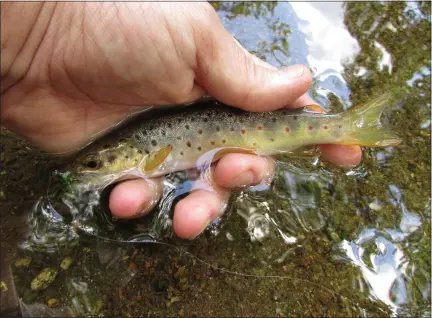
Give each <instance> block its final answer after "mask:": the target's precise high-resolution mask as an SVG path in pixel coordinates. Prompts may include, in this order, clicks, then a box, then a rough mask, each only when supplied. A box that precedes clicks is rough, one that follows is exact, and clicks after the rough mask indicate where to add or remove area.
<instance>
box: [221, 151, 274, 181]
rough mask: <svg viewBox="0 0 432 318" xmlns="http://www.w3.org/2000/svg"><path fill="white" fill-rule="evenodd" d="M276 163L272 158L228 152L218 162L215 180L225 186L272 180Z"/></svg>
mask: <svg viewBox="0 0 432 318" xmlns="http://www.w3.org/2000/svg"><path fill="white" fill-rule="evenodd" d="M275 167H276V164H275V161H274V160H273V159H272V158H269V157H259V156H255V155H246V154H228V155H226V156H224V157H222V158H221V159H220V160H219V162H218V163H217V164H216V168H215V173H214V180H215V182H216V183H217V184H218V185H220V186H223V187H227V188H238V187H244V186H250V185H256V184H258V183H260V182H262V181H266V182H270V181H271V179H272V177H273V173H274V170H275Z"/></svg>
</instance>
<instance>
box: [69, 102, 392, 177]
mask: <svg viewBox="0 0 432 318" xmlns="http://www.w3.org/2000/svg"><path fill="white" fill-rule="evenodd" d="M387 102H388V96H387V95H383V96H381V97H379V98H377V99H375V100H372V101H371V102H369V103H367V104H365V105H363V106H361V107H356V108H353V109H350V110H348V111H347V112H344V113H341V114H336V115H325V114H322V113H317V112H310V111H306V110H305V109H300V110H295V111H290V110H277V111H272V112H264V113H252V112H246V111H241V110H238V109H235V108H231V107H227V106H223V105H219V104H216V105H215V104H213V105H210V106H205V105H197V106H191V107H186V108H183V109H181V110H178V111H174V112H172V111H171V112H166V113H164V114H162V115H161V116H159V117H157V118H156V119H153V118H150V117H148V118H147V119H141V120H139V121H135V122H134V123H131V124H129V125H128V126H125V127H123V128H121V129H120V130H118V131H115V132H113V133H111V134H110V135H108V136H107V137H105V138H103V139H101V140H100V141H98V142H95V143H94V144H92V145H90V146H89V147H87V148H86V149H84V150H83V151H82V153H81V154H80V156H78V158H77V162H76V164H75V167H74V168H73V170H74V172H75V173H76V175H81V176H82V175H85V174H88V175H91V176H93V177H95V176H106V175H116V174H123V175H125V174H128V173H129V174H132V175H140V176H144V177H157V176H161V175H165V174H168V173H171V172H174V171H180V170H184V169H188V168H194V167H196V166H197V162H199V160H200V158H203V157H206V156H207V157H208V158H209V161H210V162H211V161H215V160H217V159H218V158H220V156H221V155H223V154H224V153H227V152H246V153H255V154H258V155H273V154H278V153H286V152H290V151H293V150H295V149H297V148H299V147H303V146H308V145H315V144H344V145H346V144H358V145H366V146H376V147H383V146H389V145H395V144H398V143H399V142H400V140H399V139H398V138H397V137H396V136H395V135H393V134H392V133H391V132H389V131H387V130H384V129H383V128H382V127H381V125H380V122H379V117H380V115H381V113H382V110H383V108H384V106H386V104H387ZM93 180H95V179H94V178H93Z"/></svg>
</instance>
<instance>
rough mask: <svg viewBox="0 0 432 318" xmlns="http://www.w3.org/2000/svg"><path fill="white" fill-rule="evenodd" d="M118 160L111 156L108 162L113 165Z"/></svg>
mask: <svg viewBox="0 0 432 318" xmlns="http://www.w3.org/2000/svg"><path fill="white" fill-rule="evenodd" d="M116 159H117V157H116V156H115V155H111V156H109V157H108V162H109V163H113V162H114V161H115V160H116Z"/></svg>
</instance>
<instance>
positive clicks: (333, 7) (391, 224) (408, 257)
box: [14, 2, 431, 317]
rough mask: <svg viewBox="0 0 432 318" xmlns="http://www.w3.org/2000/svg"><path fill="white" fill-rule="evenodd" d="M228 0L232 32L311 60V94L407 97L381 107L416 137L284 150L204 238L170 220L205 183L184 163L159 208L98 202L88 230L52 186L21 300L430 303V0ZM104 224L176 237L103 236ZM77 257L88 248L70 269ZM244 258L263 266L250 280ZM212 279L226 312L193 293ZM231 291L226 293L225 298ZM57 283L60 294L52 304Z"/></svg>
mask: <svg viewBox="0 0 432 318" xmlns="http://www.w3.org/2000/svg"><path fill="white" fill-rule="evenodd" d="M214 5H215V7H217V8H218V10H219V16H220V17H221V19H222V21H223V23H224V25H225V26H226V27H227V28H228V29H229V30H230V32H232V34H233V35H234V36H235V37H236V38H237V39H239V41H240V42H241V43H242V44H243V45H245V47H246V48H247V49H248V50H250V51H253V52H254V53H255V54H257V55H258V56H260V57H263V58H265V59H266V60H267V62H269V63H271V64H273V65H276V66H283V65H290V64H294V63H306V64H308V65H309V67H310V68H311V70H312V72H313V74H314V84H313V87H312V89H311V92H310V93H311V95H312V96H314V97H315V98H316V100H317V101H318V102H319V103H320V104H322V105H323V106H324V107H325V108H327V110H329V111H331V112H338V111H342V110H344V109H347V108H349V107H351V106H353V105H356V104H359V103H362V102H364V101H366V100H367V99H368V98H369V97H370V96H372V95H373V94H378V93H380V92H382V91H391V92H392V93H394V94H395V95H397V96H401V97H400V98H399V103H398V104H397V105H393V107H391V108H390V109H389V110H388V112H387V113H386V114H385V116H384V119H383V121H384V122H385V124H386V125H390V126H391V127H393V128H394V129H395V130H396V131H398V132H399V134H400V135H401V136H402V137H403V139H404V143H403V145H401V146H400V147H396V148H392V147H388V148H384V149H366V150H365V151H364V160H363V163H362V165H361V166H360V167H357V168H354V169H351V170H348V171H341V170H339V169H337V168H334V167H331V166H329V165H327V164H325V163H323V162H322V161H321V160H320V159H318V158H316V157H308V158H305V157H301V158H299V157H284V156H280V157H278V165H277V171H276V176H275V179H274V181H273V182H272V184H271V185H270V186H269V185H266V184H262V185H259V186H256V187H252V188H249V189H244V190H242V191H239V192H238V193H236V194H235V196H233V198H232V201H231V202H230V205H229V209H228V211H227V213H226V214H225V215H224V216H222V217H221V218H220V219H218V220H216V221H215V222H214V224H212V225H211V226H210V227H209V229H208V230H207V231H206V232H205V233H204V234H202V235H201V236H199V237H198V238H197V239H196V240H194V241H182V240H179V239H177V238H176V237H175V235H174V234H173V231H172V206H173V205H174V204H175V202H177V200H178V199H179V198H181V197H182V196H183V195H184V194H186V193H187V192H188V191H190V189H192V187H193V182H192V181H191V180H189V179H188V176H187V174H186V173H178V174H173V175H170V176H169V177H168V178H167V180H166V181H165V183H164V187H165V192H164V193H165V195H164V198H163V199H162V200H161V201H160V202H159V205H158V207H157V209H156V210H155V213H153V215H152V216H150V217H148V218H143V219H141V220H136V221H118V220H112V219H111V218H110V217H109V215H108V214H107V213H106V211H105V210H104V207H98V210H97V211H98V212H99V213H98V214H97V215H99V217H100V219H99V220H98V222H100V223H94V222H88V223H85V222H83V223H82V224H79V225H80V227H81V230H77V227H76V225H77V224H75V225H72V223H71V219H70V217H68V216H67V213H64V211H63V210H62V209H60V208H57V207H55V208H53V206H52V205H51V204H50V203H49V202H47V201H41V202H39V203H38V205H37V206H36V207H35V209H34V210H33V214H32V215H31V218H30V222H29V225H30V232H29V233H30V234H29V236H28V238H27V239H26V241H25V242H24V243H23V244H22V245H21V249H20V250H19V252H18V255H19V257H24V256H31V257H32V263H31V264H30V269H27V268H26V269H22V268H18V267H16V266H15V268H14V271H15V279H16V285H17V286H18V287H17V289H18V292H19V294H20V296H21V297H22V306H23V312H27V316H35V315H36V314H37V313H40V312H41V310H42V312H44V313H45V314H52V315H56V314H58V313H59V310H61V311H62V313H63V315H66V314H68V315H84V314H99V313H105V314H106V315H113V314H121V315H127V314H129V315H136V316H138V315H141V316H142V315H147V314H148V313H149V312H150V313H156V314H159V315H167V312H169V313H170V314H173V315H180V314H179V313H180V311H179V309H178V308H179V307H176V306H177V304H178V303H181V304H182V305H181V306H182V307H181V308H184V310H185V311H186V312H183V314H184V313H186V315H189V314H193V313H197V314H198V315H204V314H207V315H217V314H219V315H224V314H228V313H229V314H230V315H233V314H236V315H248V314H249V315H252V314H255V315H267V316H268V315H275V314H277V315H294V314H297V315H302V316H303V315H313V316H321V315H327V316H334V315H344V316H346V315H356V316H371V315H375V316H382V315H392V314H393V315H397V314H400V315H408V316H414V317H416V316H427V315H428V314H430V293H431V291H430V258H429V256H430V179H429V178H430V167H431V166H430V157H429V154H430V120H428V118H430V56H429V52H430V20H429V16H430V5H428V4H425V3H411V2H410V3H403V2H397V3H383V2H380V3H378V2H370V3H368V2H363V3H354V2H348V3H331V4H321V3H300V2H294V3H291V4H290V3H275V2H269V3H260V2H255V3H229V2H222V3H216V4H214ZM53 204H54V205H55V202H54V203H53ZM104 231H107V232H110V233H114V234H115V233H117V234H118V236H122V237H125V236H127V235H129V234H130V233H131V232H132V233H133V234H134V236H133V237H132V239H133V241H135V242H149V241H155V240H156V241H162V242H165V243H169V244H172V245H174V246H176V247H175V248H170V247H169V246H165V245H153V244H135V245H134V244H120V243H118V242H106V241H104V240H100V239H97V238H95V237H93V236H91V235H94V234H98V233H104ZM88 234H90V236H89V235H88ZM129 238H131V237H130V236H129ZM150 245H151V246H152V247H149V246H150ZM180 251H185V252H184V253H186V254H182V252H180ZM174 252H176V253H180V255H183V256H185V257H186V259H187V260H184V259H182V258H181V257H180V256H175V253H174ZM66 256H72V257H73V259H74V263H73V264H72V265H71V267H70V269H68V270H62V269H61V268H60V267H59V266H60V263H61V261H62V260H63V259H64V258H65V257H66ZM17 257H18V256H17ZM195 257H197V258H195ZM202 262H205V263H202ZM182 264H183V265H182ZM200 266H202V267H200ZM47 267H53V268H57V269H58V275H57V277H56V279H55V281H54V282H53V283H52V285H50V286H49V287H48V288H47V289H46V290H43V291H34V290H31V289H30V288H29V286H30V282H31V280H32V279H34V277H35V276H36V275H37V274H38V273H39V272H40V271H41V270H42V269H44V268H47ZM215 268H218V269H222V270H226V271H229V272H230V273H231V274H227V273H225V274H224V275H231V276H229V277H230V278H229V279H226V282H224V284H225V285H223V287H222V290H218V289H217V287H216V286H215V285H214V284H215V283H214V282H215V281H223V280H224V278H223V277H226V276H223V275H220V273H223V271H222V272H220V271H219V272H218V271H216V270H215ZM232 273H238V274H243V275H251V276H253V277H261V279H260V280H259V282H257V283H256V285H253V287H250V286H249V287H246V283H243V285H242V283H239V282H238V281H236V279H237V278H236V277H237V276H236V275H234V274H232ZM276 277H279V278H276ZM280 277H283V278H284V279H281V278H280ZM259 284H261V285H259ZM258 285H259V288H258V287H257V286H258ZM113 286H114V287H113ZM217 291H219V292H217ZM249 292H250V293H249ZM206 293H207V294H208V293H210V294H211V295H212V296H213V297H214V298H213V300H211V302H210V303H211V304H212V305H213V307H212V308H217V311H214V312H213V313H211V312H197V311H196V310H197V309H196V308H194V305H193V302H191V304H190V305H189V304H188V302H182V300H181V299H182V297H183V298H184V299H194V298H193V297H195V296H194V295H199V297H200V299H201V301H202V302H206V300H205V297H204V295H205V294H206ZM261 293H269V295H271V296H270V297H267V294H266V295H265V296H264V294H261ZM59 294H60V295H61V297H60V296H58V295H59ZM224 294H227V295H226V297H227V298H228V300H227V299H223V298H216V297H222V296H216V295H224ZM125 295H127V296H125ZM161 295H162V296H161ZM239 295H240V296H239ZM241 295H247V296H244V297H246V298H245V299H243V301H244V302H245V303H246V304H247V306H249V307H247V306H246V307H247V308H251V309H250V310H251V311H249V312H247V311H246V312H244V311H236V312H233V311H224V310H228V309H226V308H225V307H224V306H222V305H221V304H225V303H227V302H229V301H233V300H232V299H234V298H235V297H241ZM257 295H258V296H257ZM260 295H261V296H260ZM144 297H146V300H147V301H144V302H143V301H142V300H143V299H144ZM158 297H159V298H158ZM254 297H258V298H254ZM259 297H261V298H259ZM264 297H267V298H265V299H271V300H268V301H262V299H264ZM50 298H58V301H59V302H60V305H59V306H57V307H56V308H49V307H48V306H47V305H45V304H47V300H48V299H50ZM231 298H232V299H231ZM132 299H134V300H138V302H134V301H132ZM161 299H162V301H161ZM218 301H220V302H218ZM234 301H235V303H236V305H238V304H240V303H241V302H242V299H240V300H239V299H235V300H234ZM255 303H258V304H260V308H256V307H253V306H254V305H253V304H255ZM269 304H271V309H267V308H268V307H266V306H267V305H269ZM237 307H241V306H240V305H239V306H237ZM237 307H236V308H237ZM119 308H120V309H119ZM125 308H126V309H125ZM158 308H164V309H163V310H167V312H165V311H163V310H162V309H160V311H158V310H159V309H158ZM116 310H117V311H116ZM170 310H172V311H170ZM266 310H268V311H266Z"/></svg>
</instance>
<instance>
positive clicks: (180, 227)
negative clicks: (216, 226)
mask: <svg viewBox="0 0 432 318" xmlns="http://www.w3.org/2000/svg"><path fill="white" fill-rule="evenodd" d="M228 197H229V191H228V190H227V189H224V188H220V187H217V188H215V189H214V191H208V190H201V189H199V190H195V191H193V192H192V193H191V194H189V195H188V196H187V197H185V198H184V199H182V200H181V201H179V202H178V203H177V205H176V206H175V208H174V218H173V223H174V232H175V233H176V235H177V236H178V237H180V238H185V239H191V238H195V237H196V236H198V235H199V234H200V233H201V232H202V231H203V230H204V229H205V228H206V227H207V225H209V223H210V222H212V221H213V220H215V219H216V218H217V217H219V216H220V215H221V214H222V213H223V212H224V210H225V207H226V204H227V203H226V202H227V200H228Z"/></svg>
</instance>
